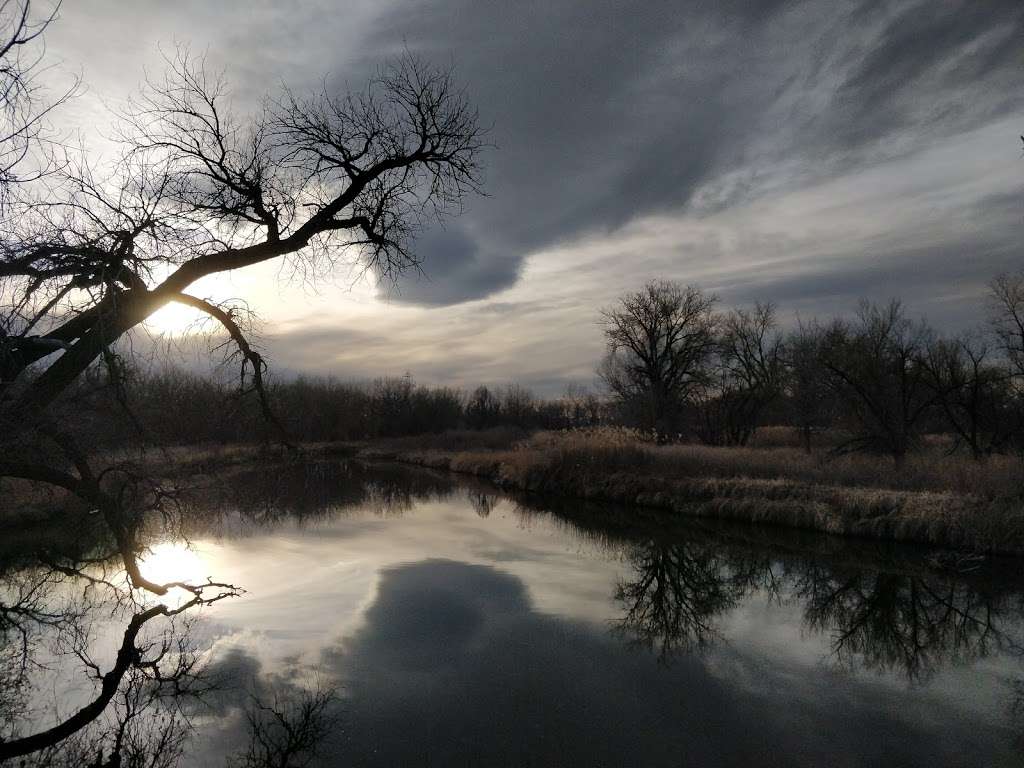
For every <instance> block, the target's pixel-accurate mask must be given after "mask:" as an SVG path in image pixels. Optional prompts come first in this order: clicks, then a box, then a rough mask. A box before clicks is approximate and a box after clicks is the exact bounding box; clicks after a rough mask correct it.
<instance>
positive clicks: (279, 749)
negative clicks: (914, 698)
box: [0, 462, 1024, 768]
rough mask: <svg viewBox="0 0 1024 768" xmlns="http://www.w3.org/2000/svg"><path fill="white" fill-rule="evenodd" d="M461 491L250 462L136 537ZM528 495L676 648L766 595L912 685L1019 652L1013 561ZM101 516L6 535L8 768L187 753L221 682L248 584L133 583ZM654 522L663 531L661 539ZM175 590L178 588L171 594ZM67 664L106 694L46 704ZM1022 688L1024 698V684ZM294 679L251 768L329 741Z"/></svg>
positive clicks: (119, 762) (631, 611)
mask: <svg viewBox="0 0 1024 768" xmlns="http://www.w3.org/2000/svg"><path fill="white" fill-rule="evenodd" d="M457 490H458V486H456V484H455V483H454V482H453V481H452V480H451V479H450V478H449V477H446V476H443V475H438V474H434V473H425V472H417V471H410V470H398V471H397V472H396V471H395V470H394V469H391V468H384V467H374V466H372V465H369V466H368V465H360V464H357V463H352V462H319V463H314V464H309V463H296V464H290V465H285V466H283V467H279V468H277V467H276V468H275V470H274V471H273V472H268V471H266V470H265V469H259V470H243V471H238V472H234V473H229V474H227V475H225V476H222V477H221V478H220V479H219V480H218V481H217V482H213V483H211V484H209V485H207V486H205V487H201V488H196V489H193V490H192V491H190V492H189V493H184V494H182V496H181V498H180V504H179V506H178V507H177V510H178V511H177V514H176V516H174V517H173V518H167V517H162V518H161V519H160V520H158V521H157V523H159V525H156V524H153V521H143V522H139V524H138V528H137V529H135V530H132V531H129V532H128V534H129V535H128V538H129V539H130V540H132V541H158V540H159V538H155V537H156V536H157V533H158V532H160V531H163V532H164V536H165V538H166V535H167V531H168V530H170V534H171V535H172V537H173V536H185V537H189V536H198V535H206V534H209V533H222V532H224V531H225V530H232V531H233V532H237V529H236V528H235V527H234V526H236V525H241V526H243V527H249V528H255V529H260V528H273V527H275V526H278V525H282V524H292V525H303V524H305V523H307V522H313V521H318V520H321V519H324V518H328V517H331V516H337V515H342V514H345V513H347V511H348V510H355V509H359V510H367V509H370V510H374V511H376V512H377V513H378V514H381V515H393V514H402V513H403V512H404V511H405V510H408V509H410V508H411V507H412V506H414V505H415V504H416V503H418V502H422V501H438V500H443V499H446V498H448V497H449V496H451V495H452V494H453V493H455V492H456V491H457ZM463 492H464V494H465V501H464V503H466V504H467V505H468V506H469V507H470V508H472V510H473V511H475V513H476V515H479V516H480V517H481V518H486V517H487V516H488V515H489V514H490V512H491V510H492V509H494V508H495V505H496V504H498V503H500V502H501V500H502V499H503V498H505V497H504V496H502V495H500V494H497V493H496V492H495V491H494V489H491V488H485V487H483V486H475V485H471V486H468V487H467V488H465V489H463ZM517 509H518V513H519V514H521V515H523V516H524V517H529V516H533V515H538V514H542V515H546V516H547V517H548V518H549V519H550V520H552V521H553V522H555V524H556V526H560V527H562V528H570V529H572V532H573V534H574V535H576V536H582V537H586V538H589V539H590V540H592V541H593V542H595V543H596V544H597V545H598V546H599V547H600V548H601V549H603V550H606V551H609V552H624V553H625V555H626V562H627V563H628V570H629V573H628V575H627V576H626V577H624V578H623V579H622V580H621V581H620V582H619V583H618V584H617V586H616V587H615V593H614V594H615V599H616V601H617V602H618V604H619V606H620V609H621V618H620V619H619V620H618V621H617V622H616V630H617V631H618V632H620V633H623V634H624V635H626V636H627V637H628V638H629V639H630V640H631V641H632V642H635V643H638V644H641V645H643V646H648V647H650V648H652V649H654V650H655V651H656V652H657V654H658V655H659V657H660V658H661V659H663V660H665V661H669V660H671V659H672V658H673V657H675V656H676V655H679V654H685V653H692V652H700V651H701V650H703V649H706V648H707V647H708V646H710V645H712V644H713V643H715V642H716V641H720V640H721V639H722V635H723V634H724V633H723V631H722V624H723V620H724V619H725V617H726V616H727V615H728V614H729V613H730V612H731V611H733V610H734V609H736V608H738V607H739V606H740V605H741V604H743V603H744V602H746V601H750V600H752V599H761V600H769V601H773V602H778V603H782V604H786V605H790V606H794V607H797V608H798V609H799V610H800V612H801V615H802V620H803V624H804V627H805V629H806V630H807V631H808V632H809V633H811V634H816V635H817V634H821V635H826V636H827V637H828V638H829V642H830V648H831V657H832V659H833V660H834V661H835V663H837V664H840V665H843V666H847V667H856V668H867V669H874V670H880V671H888V672H895V673H897V674H900V675H902V676H904V677H905V678H906V679H908V680H910V681H913V682H918V681H924V680H926V679H927V678H928V677H930V676H931V675H932V674H934V673H935V672H936V671H938V670H939V669H941V668H943V667H945V666H947V665H950V664H957V663H967V662H971V661H973V660H976V659H978V658H982V657H985V656H987V655H989V654H992V653H996V652H1002V653H1011V654H1017V655H1021V653H1020V648H1021V638H1020V636H1019V635H1020V616H1021V608H1022V606H1021V599H1020V590H1019V583H1017V582H1015V581H1013V580H1007V581H1005V582H1003V581H1001V580H1000V578H999V576H998V575H993V576H985V575H983V574H981V575H979V574H974V575H964V574H957V573H941V572H937V571H935V570H934V569H932V568H930V567H929V565H928V563H927V562H926V561H925V560H924V558H923V557H916V556H909V555H907V556H905V557H904V556H902V555H901V556H899V557H893V558H889V559H886V557H879V556H878V553H877V551H875V550H870V548H869V554H868V555H867V556H865V557H864V558H863V559H858V556H857V554H856V551H857V546H856V545H855V544H854V543H851V542H843V543H842V544H841V545H837V546H835V547H831V546H825V545H823V544H822V543H821V542H822V541H823V540H822V539H821V538H820V537H818V538H814V539H808V541H809V542H811V543H809V544H807V545H806V546H803V545H801V546H790V545H791V544H792V541H790V540H786V542H785V544H784V545H783V544H780V543H779V542H778V541H773V540H771V541H755V542H749V541H743V540H741V539H739V538H738V537H737V535H736V534H735V532H734V531H733V532H731V533H730V532H727V531H726V530H724V529H716V528H713V527H706V526H705V527H702V526H693V525H690V526H685V527H681V528H679V529H678V530H674V531H665V530H664V528H665V527H666V523H665V521H656V522H655V524H654V525H653V526H644V525H639V524H638V523H637V522H636V518H635V515H628V516H627V517H626V518H621V519H618V520H615V519H611V518H609V517H602V516H601V514H599V513H596V512H594V511H593V510H585V514H582V515H576V514H573V513H572V511H571V510H570V511H562V512H560V513H551V512H549V511H546V510H547V509H548V507H547V504H546V503H545V507H544V509H545V511H542V512H530V511H529V510H528V509H527V507H526V505H525V502H522V500H520V506H519V507H518V508H517ZM97 517H98V516H88V515H84V516H82V517H81V518H80V519H79V520H78V523H76V530H75V531H74V535H72V536H67V537H65V540H64V541H63V542H62V543H61V544H58V543H56V542H48V541H47V539H46V537H42V536H41V537H39V539H38V540H34V539H33V540H32V541H33V544H32V546H31V547H28V546H26V545H25V543H24V541H22V542H21V543H20V544H19V543H13V544H10V545H9V546H8V545H5V544H4V543H3V537H2V536H0V639H2V644H0V722H2V723H3V726H2V729H0V763H4V764H18V765H20V764H22V763H21V762H20V761H22V760H24V761H25V762H24V764H25V765H35V766H72V765H75V766H97V767H98V766H128V765H131V766H149V767H151V768H159V767H160V766H172V765H175V764H179V763H180V762H181V760H180V758H181V757H182V754H183V750H185V749H186V745H187V741H188V738H189V736H190V728H191V725H190V723H191V722H192V720H193V719H194V717H195V716H196V714H197V713H201V712H202V709H201V708H200V705H201V704H202V702H203V701H204V700H205V699H207V698H208V697H210V696H212V695H214V694H215V691H216V690H217V688H218V686H219V685H221V684H223V681H222V680H220V679H219V678H217V676H216V675H210V674H208V672H209V669H208V668H207V667H206V666H205V665H204V663H203V662H204V660H205V654H204V652H203V649H201V648H200V647H198V645H197V641H196V639H195V637H196V633H194V632H193V626H194V617H195V615H196V613H197V611H198V609H199V608H201V607H202V606H206V605H209V604H211V603H215V602H219V601H221V600H224V599H227V598H229V597H232V596H233V595H236V594H238V592H239V590H238V589H237V588H236V587H234V586H233V585H231V584H228V583H223V584H220V583H212V582H202V583H177V582H173V581H171V582H170V583H168V584H166V585H162V586H164V587H166V588H167V589H165V591H164V594H162V595H158V596H154V595H151V594H146V593H145V591H140V590H138V589H133V588H132V587H131V586H130V584H129V583H128V582H127V580H126V579H125V576H124V569H123V567H122V566H121V562H122V561H123V557H122V553H121V552H120V550H119V546H118V540H117V539H116V538H115V537H113V536H111V535H110V534H109V533H108V532H107V531H106V530H105V529H104V525H103V521H102V520H97V519H96V518H97ZM623 520H625V521H626V522H623ZM482 524H485V523H482ZM161 526H163V527H162V528H161ZM652 529H660V530H659V533H658V535H657V537H652V536H651V533H650V531H651V530H652ZM143 551H144V550H143V549H142V548H140V550H139V552H138V553H133V557H134V555H135V554H141V553H142V552H143ZM900 551H901V552H902V550H900ZM766 553H770V554H766ZM142 563H143V568H144V566H145V558H144V557H143V559H142ZM164 577H167V578H174V576H173V574H162V575H161V576H160V578H164ZM172 594H177V595H178V596H179V597H180V601H179V602H177V603H175V602H173V601H172V600H170V599H169V598H170V597H171V596H172ZM156 597H159V601H158V600H157V599H156ZM200 634H201V633H200ZM104 637H106V638H107V640H106V641H105V644H107V645H110V646H112V648H113V649H116V653H112V654H108V656H109V658H106V659H105V660H104V659H103V658H98V657H97V656H98V654H95V648H96V647H97V645H100V644H103V643H100V642H99V641H100V640H101V639H102V638H104ZM68 663H73V664H74V666H75V669H76V670H77V671H76V672H75V673H74V675H71V676H69V675H66V674H65V675H64V676H63V677H61V679H62V680H64V681H65V683H67V682H68V681H69V680H70V681H71V683H74V682H75V681H79V682H80V681H82V680H85V681H87V682H88V684H89V688H88V694H87V695H80V696H79V695H78V694H74V685H73V684H72V685H71V687H70V688H69V695H68V696H63V695H62V694H60V693H58V695H57V697H56V700H57V702H58V703H59V706H53V707H51V710H52V711H49V712H45V711H40V704H39V701H40V699H39V696H38V695H35V696H34V695H33V694H34V693H35V694H37V693H38V689H39V686H40V681H41V680H45V679H47V675H51V677H52V673H54V670H55V669H57V668H58V667H62V665H64V666H66V665H67V664H68ZM1013 685H1014V686H1015V687H1014V689H1013V691H1012V692H1013V693H1015V695H1016V698H1015V699H1014V700H1015V701H1017V702H1018V703H1017V706H1019V707H1020V708H1021V710H1024V705H1022V704H1020V702H1021V701H1024V681H1017V682H1016V683H1013ZM287 691H288V692H289V693H287V694H286V693H285V691H284V690H274V689H273V688H268V687H267V685H266V684H261V685H260V686H259V687H258V688H256V689H254V690H253V692H252V698H251V700H250V704H249V707H248V709H247V711H246V715H245V716H246V722H247V723H248V731H249V733H248V738H249V741H248V746H247V747H244V748H243V749H242V750H241V751H240V752H239V753H237V754H236V755H235V756H234V758H233V763H232V764H233V765H236V766H246V768H257V767H258V766H263V765H273V764H290V763H283V762H282V761H281V760H282V758H281V756H282V755H285V754H287V755H292V756H293V758H292V759H293V762H294V761H295V760H299V761H300V762H299V764H304V763H305V762H308V760H309V759H311V756H312V755H313V754H315V752H316V748H317V746H318V744H319V743H320V742H321V741H322V740H323V739H324V738H325V736H326V735H327V734H328V733H329V732H330V731H331V730H332V725H333V719H332V717H333V716H332V711H333V708H332V701H333V694H332V693H331V692H330V691H322V690H321V689H315V690H309V689H307V688H303V687H302V686H295V685H289V686H288V687H287ZM72 694H74V695H72ZM75 696H78V698H75ZM235 698H237V696H236V697H235ZM1022 717H1024V712H1022ZM5 761H10V762H9V763H5Z"/></svg>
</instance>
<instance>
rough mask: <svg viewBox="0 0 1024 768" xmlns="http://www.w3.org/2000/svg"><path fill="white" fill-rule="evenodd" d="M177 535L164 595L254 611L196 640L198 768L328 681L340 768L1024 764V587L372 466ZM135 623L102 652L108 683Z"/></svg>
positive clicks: (887, 552) (243, 498) (213, 620)
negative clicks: (175, 583)
mask: <svg viewBox="0 0 1024 768" xmlns="http://www.w3.org/2000/svg"><path fill="white" fill-rule="evenodd" d="M176 531H177V535H176V536H174V537H166V538H165V539H164V540H163V541H155V542H154V544H153V547H152V552H151V554H149V555H148V556H147V557H146V559H145V561H144V570H145V572H146V573H147V575H149V576H150V577H151V578H157V579H161V580H169V579H175V580H191V581H201V580H203V579H205V578H206V577H207V576H212V577H215V578H217V579H219V580H229V581H231V582H232V583H234V584H237V585H240V586H242V587H244V589H245V590H246V592H245V594H243V595H241V596H239V597H235V598H231V599H226V600H223V601H220V602H218V603H216V604H214V605H212V606H209V607H207V608H204V609H203V610H202V611H201V613H200V615H199V618H198V619H196V620H194V621H192V622H190V623H189V626H187V628H185V629H182V630H181V632H184V633H187V636H188V638H189V641H190V642H191V643H193V644H194V645H195V647H196V648H197V649H198V650H197V654H198V655H199V656H200V657H201V659H202V661H203V663H204V665H205V668H206V670H207V672H208V673H209V674H211V675H212V676H213V677H214V678H215V679H217V680H219V681H221V685H219V687H218V690H216V691H213V692H211V693H210V694H209V695H207V696H206V697H205V699H204V701H203V702H202V703H201V704H195V705H191V706H193V709H191V710H190V712H191V713H192V715H191V719H192V722H193V725H194V726H195V733H194V734H192V735H191V736H190V737H189V738H188V742H187V745H186V746H185V747H184V749H185V750H186V755H187V757H186V758H185V759H184V761H183V764H186V765H209V766H215V765H217V766H219V765H223V764H224V760H225V758H227V757H228V756H229V755H231V754H234V753H237V751H238V750H239V749H244V745H245V741H246V733H247V731H246V717H245V712H246V707H247V704H248V703H249V702H250V701H251V694H252V692H253V691H264V692H268V691H272V692H273V696H275V697H278V700H280V701H286V700H288V696H289V693H290V692H295V691H301V690H306V689H309V688H310V687H311V686H314V685H315V686H317V687H320V688H327V687H330V688H334V689H336V691H337V700H336V702H335V704H333V705H332V706H333V707H334V711H333V712H332V719H331V725H330V728H329V729H328V730H329V733H328V734H327V735H326V736H325V737H324V739H323V741H324V744H323V749H322V750H321V758H320V760H321V762H320V764H324V765H347V766H393V765H474V766H488V765H507V766H512V765H515V766H523V765H537V766H542V765H543V766H547V765H550V766H556V765H557V766H564V765H587V766H669V765H671V766H678V765H701V766H732V765H735V766H741V765H742V766H746V765H779V766H784V765H808V766H817V765H839V766H843V765H873V766H874V765H893V766H908V765H928V766H945V765H951V766H952V765H987V766H991V765H1019V764H1021V760H1022V758H1024V749H1022V743H1024V742H1022V739H1021V736H1022V734H1024V712H1021V711H1020V709H1021V704H1022V702H1024V683H1022V680H1024V665H1022V659H1024V654H1022V651H1021V647H1022V646H1021V639H1022V636H1024V633H1022V610H1024V599H1022V588H1021V583H1020V582H1019V581H1018V579H1017V576H1016V571H1017V567H1016V564H1014V563H1002V564H1000V563H990V562H976V561H973V560H961V561H959V562H957V561H956V560H955V559H954V558H951V557H947V556H943V555H941V554H936V553H933V552H928V551H926V550H921V549H917V548H908V547H899V546H882V545H877V544H870V543H865V542H855V541H849V540H846V541H840V540H835V539H831V538H828V537H824V536H821V535H795V534H792V533H784V532H780V531H775V530H772V529H763V528H757V527H751V526H721V525H712V524H709V523H704V524H699V523H696V522H694V521H692V520H691V521H681V520H675V521H668V522H666V519H665V518H659V517H656V516H645V515H643V514H642V513H639V512H638V511H636V510H616V509H609V508H601V507H595V506H585V505H579V504H561V505H557V504H555V503H554V502H545V501H543V500H538V499H513V498H509V497H507V496H504V495H502V494H500V493H498V492H496V491H495V490H494V489H492V488H489V487H486V486H483V485H479V484H476V483H468V482H463V481H456V480H453V479H452V478H451V477H448V476H442V475H437V474H432V473H427V472H421V471H419V470H410V469H388V468H385V467H373V466H365V465H359V464H355V463H346V462H329V463H316V464H308V465H292V466H289V467H277V468H273V469H270V470H268V469H267V468H260V469H254V470H251V471H242V472H234V473H232V474H230V475H225V476H223V477H221V478H218V479H216V481H211V483H210V484H209V485H208V487H206V488H205V489H204V490H203V491H202V492H200V493H198V494H196V495H195V497H194V498H193V499H192V504H191V506H190V507H189V511H188V512H187V514H186V517H185V524H184V527H183V528H179V529H176ZM936 564H939V565H941V566H943V567H942V568H940V569H936V568H935V566H936ZM9 586H10V585H8V587H9ZM109 623H110V626H109V627H106V628H103V629H96V630H95V632H94V634H95V637H94V638H93V639H92V640H91V642H92V643H93V645H94V646H95V647H96V649H97V650H96V651H95V654H96V658H97V659H99V660H101V661H102V660H104V659H108V660H109V659H111V658H112V649H114V648H116V642H117V638H118V637H119V636H120V635H119V632H120V631H121V628H120V627H119V626H118V625H117V623H116V622H113V621H111V622H109ZM101 625H102V626H104V627H105V626H106V625H103V623H102V622H100V623H99V624H97V626H101ZM54 658H56V659H57V661H56V662H54V663H51V664H49V665H48V667H49V671H48V672H47V673H45V674H44V673H43V672H40V673H39V674H38V675H36V676H35V677H33V684H32V686H30V687H31V689H32V691H31V695H28V696H27V697H23V698H25V699H26V700H27V702H28V703H27V704H24V702H23V704H24V706H23V709H22V710H21V711H20V714H19V715H18V717H19V720H18V727H19V728H21V729H22V732H26V731H31V730H33V729H34V728H39V727H41V726H44V725H47V724H52V722H53V721H54V713H53V712H52V711H51V710H52V709H53V708H52V707H49V708H48V703H52V701H53V692H54V689H55V688H54V686H55V685H56V683H55V682H54V680H55V678H61V680H58V682H61V684H62V685H63V686H64V688H63V689H62V690H64V689H66V690H70V691H71V693H69V694H62V695H67V696H70V697H71V699H73V698H74V697H75V696H79V697H81V698H83V699H85V698H88V696H89V695H91V693H90V692H91V691H93V690H94V689H95V686H94V684H92V683H90V682H89V681H88V679H87V678H85V677H83V676H82V673H81V670H77V671H76V669H75V663H74V662H76V661H78V659H77V658H74V659H68V658H62V657H60V654H59V653H56V654H55V656H54ZM100 668H101V669H102V668H105V667H104V666H103V664H100ZM54 670H58V671H54ZM62 676H63V678H62ZM225 681H226V682H225ZM47 691H48V694H47ZM71 699H68V700H69V701H70V700H71ZM12 711H16V710H13V709H12Z"/></svg>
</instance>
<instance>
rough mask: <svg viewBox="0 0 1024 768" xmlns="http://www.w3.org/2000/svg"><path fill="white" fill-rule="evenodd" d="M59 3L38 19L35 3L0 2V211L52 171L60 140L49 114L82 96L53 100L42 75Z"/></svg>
mask: <svg viewBox="0 0 1024 768" xmlns="http://www.w3.org/2000/svg"><path fill="white" fill-rule="evenodd" d="M59 10H60V1H59V0H58V2H56V3H54V4H53V6H52V7H51V8H49V9H48V10H44V11H43V12H42V13H36V12H34V10H33V7H32V0H2V1H0V209H2V208H4V207H6V205H7V203H8V201H9V199H10V197H11V195H12V193H14V192H16V191H17V190H18V188H19V186H20V185H22V184H24V183H25V182H28V181H31V180H33V179H37V178H39V177H40V176H42V175H44V174H45V173H46V172H47V171H48V170H50V169H51V161H52V159H53V158H52V154H51V153H50V152H49V151H48V150H49V149H51V148H52V142H53V141H54V139H55V136H53V135H52V134H51V133H50V131H49V130H48V128H49V126H48V118H49V116H50V114H51V113H52V112H53V111H54V110H55V109H57V108H58V107H59V106H60V105H61V104H63V103H64V102H65V101H67V100H68V99H70V98H71V97H72V96H73V95H74V94H75V93H76V91H77V90H78V81H77V79H76V78H72V79H71V83H70V85H69V87H68V88H67V89H66V90H63V91H61V92H59V93H58V94H56V95H51V94H49V93H48V92H47V90H46V88H45V87H44V86H43V84H42V82H41V80H40V78H39V74H40V73H41V71H42V70H43V69H45V66H44V63H43V62H44V48H43V45H42V36H43V33H44V32H45V31H46V28H47V27H49V26H50V24H51V23H52V22H53V21H54V19H56V17H57V12H58V11H59Z"/></svg>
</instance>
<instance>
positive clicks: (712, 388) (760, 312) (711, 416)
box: [697, 303, 786, 445]
mask: <svg viewBox="0 0 1024 768" xmlns="http://www.w3.org/2000/svg"><path fill="white" fill-rule="evenodd" d="M785 374H786V368H785V360H784V356H783V343H782V334H781V333H779V331H778V324H777V322H776V320H775V306H774V305H772V304H770V303H769V304H761V303H758V304H756V305H755V306H754V308H753V309H752V310H746V309H737V310H733V311H732V312H730V313H729V314H727V315H726V316H725V317H724V318H723V319H722V322H721V332H720V334H719V335H718V338H717V340H716V344H715V354H714V364H713V366H712V371H711V375H710V376H709V378H708V381H707V384H706V385H705V386H704V387H700V388H699V389H698V402H697V411H698V424H697V434H698V436H699V437H700V438H701V440H702V441H703V442H705V443H709V444H712V445H746V444H747V442H748V441H749V440H750V438H751V437H752V436H753V434H754V431H755V430H756V429H757V427H758V425H759V422H760V419H761V416H762V414H763V413H764V411H765V409H766V408H767V407H768V406H769V405H771V404H772V403H773V402H774V401H775V400H776V399H777V398H778V397H779V395H780V393H781V392H782V387H783V382H784V378H785Z"/></svg>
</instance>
